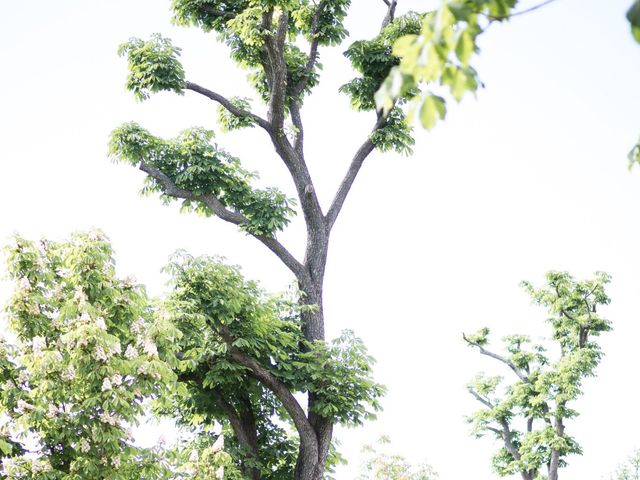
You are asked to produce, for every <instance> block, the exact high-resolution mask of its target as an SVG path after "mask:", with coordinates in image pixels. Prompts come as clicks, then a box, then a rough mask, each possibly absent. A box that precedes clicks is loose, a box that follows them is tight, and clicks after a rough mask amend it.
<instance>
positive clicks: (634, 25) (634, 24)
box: [627, 0, 640, 43]
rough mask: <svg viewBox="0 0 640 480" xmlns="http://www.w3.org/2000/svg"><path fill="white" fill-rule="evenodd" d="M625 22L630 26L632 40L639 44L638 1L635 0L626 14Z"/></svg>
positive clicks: (639, 12)
mask: <svg viewBox="0 0 640 480" xmlns="http://www.w3.org/2000/svg"><path fill="white" fill-rule="evenodd" d="M627 20H629V23H630V24H631V33H632V35H633V38H635V39H636V41H637V42H638V43H640V0H636V1H635V2H633V5H631V8H629V11H628V12H627Z"/></svg>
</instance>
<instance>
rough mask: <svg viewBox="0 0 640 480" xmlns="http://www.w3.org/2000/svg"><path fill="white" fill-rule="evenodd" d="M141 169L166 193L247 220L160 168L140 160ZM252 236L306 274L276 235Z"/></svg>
mask: <svg viewBox="0 0 640 480" xmlns="http://www.w3.org/2000/svg"><path fill="white" fill-rule="evenodd" d="M139 168H140V170H142V171H143V172H145V173H146V174H147V175H149V176H150V177H152V178H153V179H155V180H156V181H157V182H158V183H160V184H161V185H162V187H163V189H164V193H165V194H166V195H169V196H170V197H174V198H184V199H186V200H191V201H196V202H202V203H204V204H205V205H207V206H208V207H209V208H210V209H211V210H212V211H213V213H214V214H215V215H216V216H218V217H220V218H221V219H222V220H224V221H226V222H229V223H233V224H234V225H238V226H239V225H242V224H243V223H245V222H247V219H246V217H245V216H244V215H242V214H241V213H238V212H234V211H232V210H229V209H228V208H226V207H225V206H224V205H223V204H222V202H220V200H218V199H217V198H216V197H215V196H214V195H196V194H194V193H193V192H190V191H188V190H185V189H182V188H180V187H178V186H177V185H176V184H175V183H174V182H173V180H171V178H169V177H168V176H167V175H165V174H164V173H163V172H162V171H161V170H160V169H158V168H156V167H154V166H153V165H149V164H148V163H145V162H140V167H139ZM250 235H251V236H252V237H254V238H255V239H257V240H259V241H260V242H261V243H262V244H263V245H265V246H266V247H267V248H268V249H269V250H271V251H272V252H273V253H275V254H276V256H277V257H278V258H279V259H280V260H281V261H282V263H284V264H285V265H286V266H287V268H289V270H291V272H293V274H294V275H295V276H296V278H300V277H301V276H303V275H305V270H304V267H303V265H302V264H301V263H300V262H299V261H298V260H297V259H296V258H295V257H294V256H293V255H292V254H291V253H290V252H289V251H288V250H287V249H286V248H285V247H284V246H283V245H282V244H281V243H280V242H279V241H278V240H277V239H276V238H274V237H267V236H264V235H255V234H252V233H250Z"/></svg>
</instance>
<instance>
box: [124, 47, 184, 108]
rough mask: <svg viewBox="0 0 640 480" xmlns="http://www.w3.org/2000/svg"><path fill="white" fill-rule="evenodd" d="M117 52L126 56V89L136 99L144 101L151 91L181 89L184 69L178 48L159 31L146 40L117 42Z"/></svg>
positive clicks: (182, 87)
mask: <svg viewBox="0 0 640 480" xmlns="http://www.w3.org/2000/svg"><path fill="white" fill-rule="evenodd" d="M118 54H119V55H120V56H126V57H127V60H128V63H129V76H128V77H127V84H126V86H127V90H130V91H132V92H133V94H134V96H135V97H136V98H137V99H138V100H146V99H147V98H149V95H150V94H151V93H156V92H160V91H163V90H171V91H174V92H176V93H179V94H181V93H182V92H183V89H184V83H185V82H184V70H183V69H182V65H181V64H180V61H179V60H178V57H179V56H180V49H179V48H178V47H174V46H173V45H172V44H171V40H169V39H168V38H164V37H162V36H161V35H159V34H154V35H153V36H152V37H151V39H150V40H147V41H144V40H141V39H139V38H132V39H130V40H129V41H128V42H126V43H123V44H122V45H120V47H119V48H118Z"/></svg>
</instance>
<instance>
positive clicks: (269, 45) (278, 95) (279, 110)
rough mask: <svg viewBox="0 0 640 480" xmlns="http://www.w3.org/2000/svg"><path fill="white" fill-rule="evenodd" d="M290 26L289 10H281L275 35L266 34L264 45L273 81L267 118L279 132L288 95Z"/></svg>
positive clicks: (267, 66)
mask: <svg viewBox="0 0 640 480" xmlns="http://www.w3.org/2000/svg"><path fill="white" fill-rule="evenodd" d="M288 26H289V12H288V11H286V10H285V11H281V12H280V17H279V18H278V25H277V27H276V32H275V36H272V35H271V34H270V33H269V34H267V35H266V36H265V39H264V46H265V50H266V51H267V57H268V59H269V64H270V65H263V68H265V71H267V68H270V69H271V72H272V76H273V78H272V81H271V84H270V85H269V87H270V92H269V93H270V95H269V106H268V114H267V118H268V119H269V122H270V123H271V125H272V126H273V129H274V130H275V131H276V132H277V133H278V134H279V133H281V131H282V128H283V125H284V110H285V99H286V95H287V62H286V60H285V43H286V39H287V30H288Z"/></svg>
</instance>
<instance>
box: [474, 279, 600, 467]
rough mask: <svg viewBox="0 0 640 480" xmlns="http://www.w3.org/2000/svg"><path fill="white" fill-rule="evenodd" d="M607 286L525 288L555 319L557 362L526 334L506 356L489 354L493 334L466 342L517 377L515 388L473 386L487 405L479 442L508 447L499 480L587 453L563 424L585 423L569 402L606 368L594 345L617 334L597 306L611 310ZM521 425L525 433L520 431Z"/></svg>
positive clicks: (480, 381)
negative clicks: (492, 440)
mask: <svg viewBox="0 0 640 480" xmlns="http://www.w3.org/2000/svg"><path fill="white" fill-rule="evenodd" d="M608 282H609V277H608V275H606V274H604V273H596V274H595V276H594V278H593V279H592V280H585V281H576V280H574V279H573V278H572V277H571V276H570V275H569V274H567V273H565V272H550V273H548V274H547V284H546V286H545V287H542V288H534V287H533V286H532V285H531V284H529V283H527V282H524V283H523V286H524V288H525V290H526V291H527V292H528V293H529V294H530V296H531V297H532V299H533V301H534V302H535V303H536V304H538V305H541V306H543V307H545V308H546V309H547V311H548V312H549V318H548V320H547V321H548V323H549V324H550V326H551V340H552V341H553V342H554V343H556V344H557V345H559V347H560V356H559V358H557V359H552V358H551V357H550V356H549V355H548V353H547V351H546V349H545V347H544V346H543V345H541V344H536V343H533V342H532V341H531V339H530V338H529V337H527V336H525V335H510V336H507V337H505V338H504V339H503V342H504V344H505V350H506V354H504V355H501V354H496V353H493V352H491V351H489V350H487V349H486V348H485V347H487V345H488V336H489V330H488V329H486V328H484V329H482V330H480V331H479V332H478V333H476V334H474V335H468V336H465V340H466V342H467V343H468V344H469V345H470V346H472V347H475V348H478V349H479V350H480V352H481V353H482V354H484V355H487V356H489V357H492V358H494V359H496V360H498V361H500V362H501V363H503V364H504V366H507V367H509V368H510V370H511V371H512V372H515V373H516V376H517V377H516V378H517V380H516V381H515V382H512V383H508V384H505V383H504V379H503V378H502V377H488V376H485V375H482V374H481V375H478V376H477V377H476V378H475V379H474V381H473V382H472V383H471V384H470V385H469V387H468V388H469V390H470V392H471V393H472V394H473V396H474V397H475V398H476V399H477V400H479V401H480V402H481V403H482V404H483V406H484V408H482V409H481V410H478V411H477V412H476V413H474V414H473V416H471V417H470V418H469V422H470V423H471V424H472V426H473V433H474V435H476V436H478V437H480V436H483V435H486V434H487V433H489V434H493V435H495V436H496V438H498V439H500V440H501V441H502V442H503V443H504V446H503V447H502V448H500V449H499V450H498V451H497V452H496V454H495V455H494V458H493V466H494V469H495V471H496V472H497V473H498V474H499V475H501V476H508V475H512V474H516V473H525V474H528V475H532V477H531V478H534V477H535V475H536V474H537V472H539V470H540V469H541V468H542V467H543V466H545V465H547V464H548V463H549V461H550V458H551V456H552V454H553V453H554V452H555V454H556V455H558V457H559V459H560V466H563V465H564V464H565V459H566V457H567V456H568V455H570V454H576V453H577V454H579V453H581V449H580V445H579V444H578V443H577V442H576V441H575V440H574V439H573V438H572V437H570V436H569V435H567V434H566V433H565V432H564V420H565V419H569V418H575V417H576V416H578V412H576V411H575V410H573V409H572V408H571V407H570V406H569V403H570V402H572V401H573V400H575V399H577V398H578V397H579V396H580V395H581V394H582V388H581V387H582V382H583V380H584V379H585V378H587V377H591V376H593V375H594V374H595V369H596V367H597V365H598V364H599V362H600V359H601V356H602V352H601V350H600V347H599V345H598V344H597V343H596V342H595V341H594V338H595V337H598V336H599V335H600V334H602V333H604V332H607V331H609V330H610V329H611V325H610V322H609V321H608V320H606V319H604V318H603V317H601V316H600V315H599V314H598V313H597V312H596V309H597V306H600V305H607V304H608V303H609V298H608V296H607V295H606V293H605V290H604V286H605V285H606V284H607V283H608ZM519 419H522V420H521V421H519ZM516 422H518V423H522V424H525V425H526V428H525V429H519V428H517V427H516V424H517V423H516ZM514 452H515V453H514Z"/></svg>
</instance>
